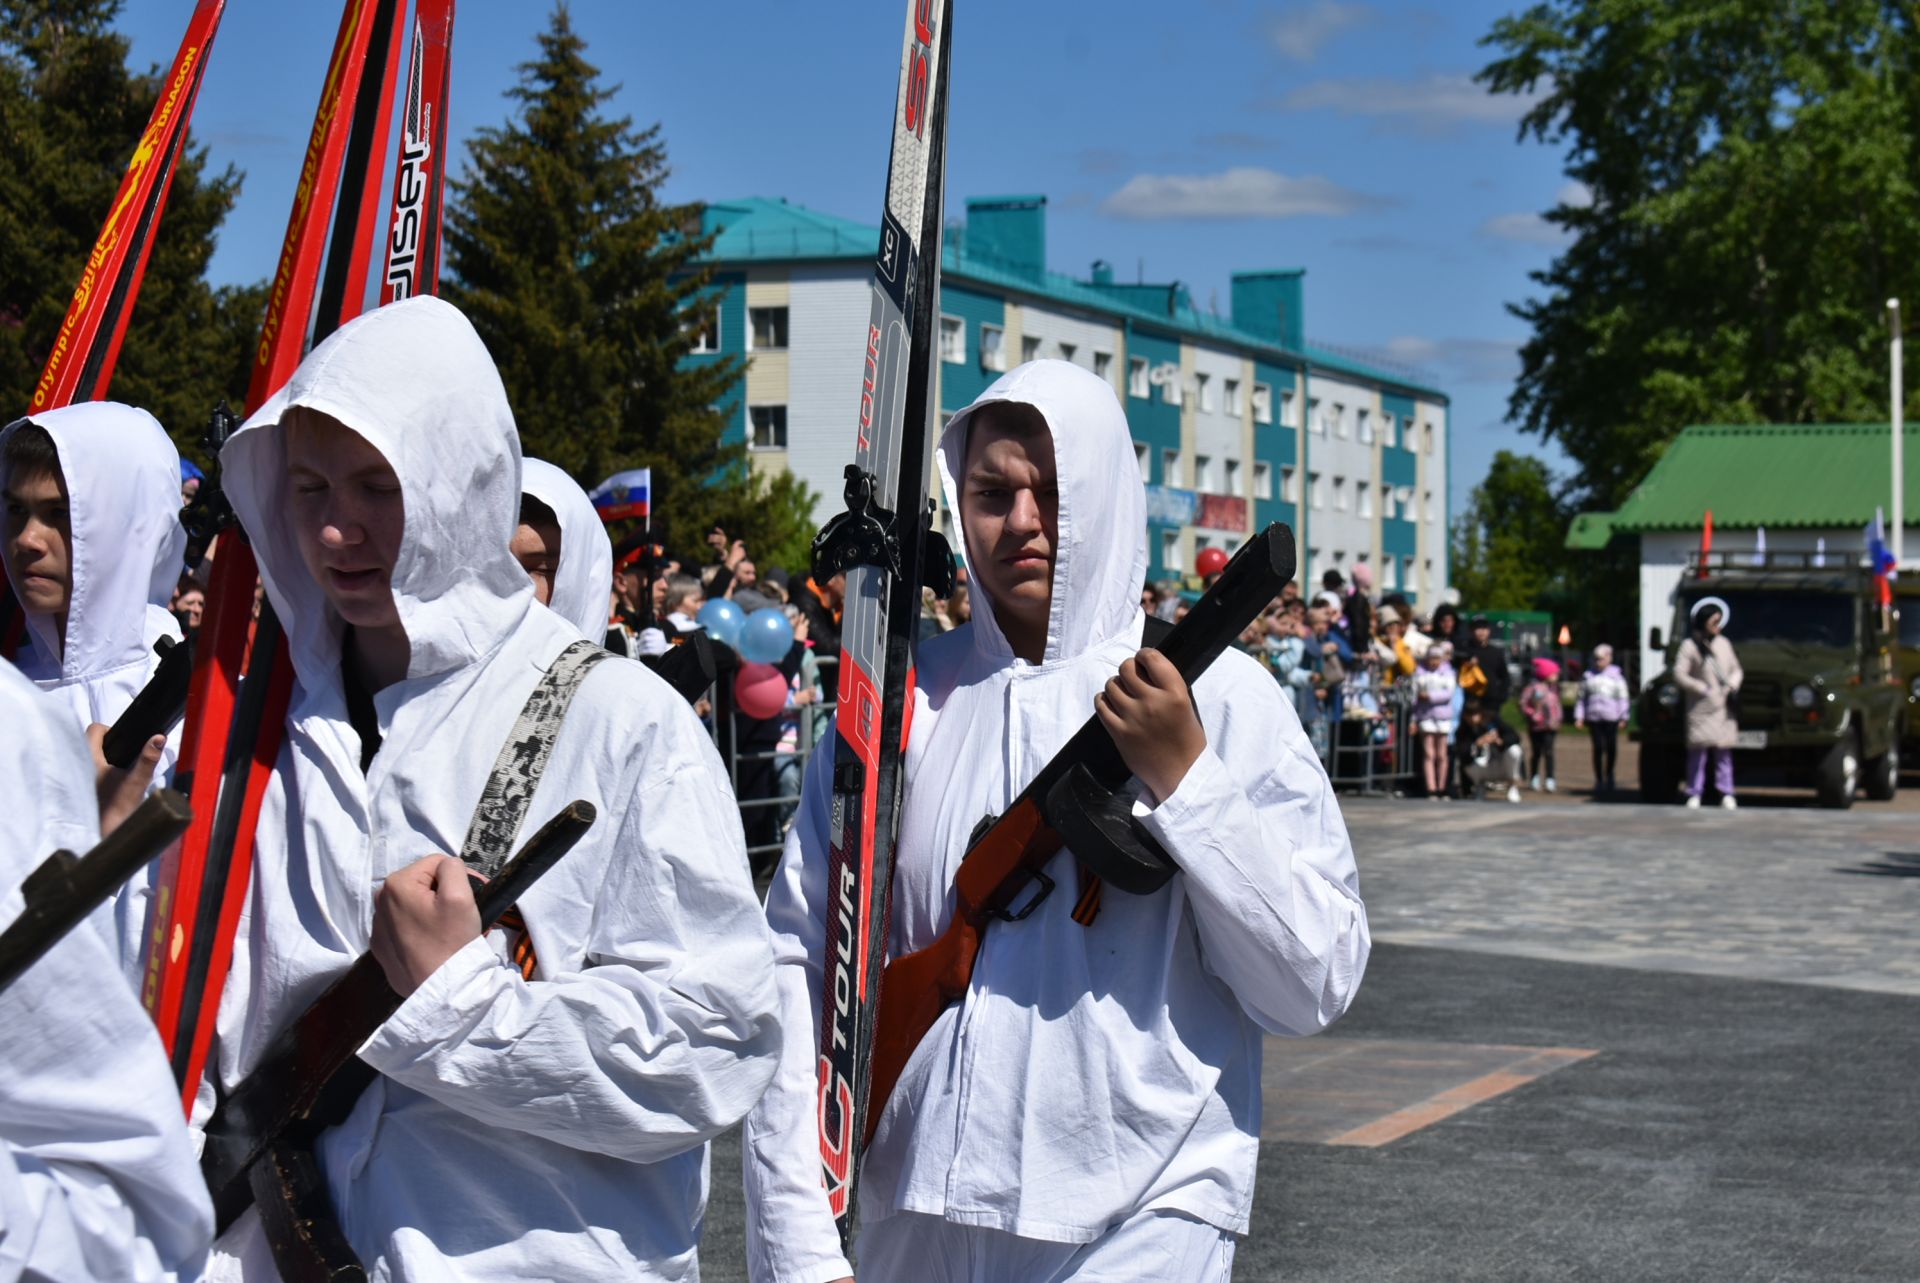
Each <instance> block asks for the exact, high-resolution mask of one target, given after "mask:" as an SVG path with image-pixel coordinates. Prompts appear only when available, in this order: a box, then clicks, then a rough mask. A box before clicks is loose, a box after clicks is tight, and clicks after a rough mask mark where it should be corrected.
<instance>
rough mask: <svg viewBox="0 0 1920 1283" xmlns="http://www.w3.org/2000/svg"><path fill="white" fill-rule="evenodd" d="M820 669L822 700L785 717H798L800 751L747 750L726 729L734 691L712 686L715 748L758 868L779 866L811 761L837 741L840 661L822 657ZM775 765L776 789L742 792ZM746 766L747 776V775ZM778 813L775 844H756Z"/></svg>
mask: <svg viewBox="0 0 1920 1283" xmlns="http://www.w3.org/2000/svg"><path fill="white" fill-rule="evenodd" d="M814 662H815V663H816V664H817V665H818V666H819V672H820V676H819V688H818V689H819V694H820V698H819V699H818V701H817V702H815V703H811V704H806V705H802V706H800V707H798V708H789V709H788V710H787V712H786V713H785V714H782V716H783V717H784V716H786V715H788V714H791V715H792V716H793V717H794V718H795V722H796V724H795V731H796V743H795V746H794V751H793V752H791V753H789V752H786V751H785V750H783V749H774V750H769V751H766V752H741V751H739V749H738V747H737V746H735V745H734V744H733V742H732V736H731V735H728V734H726V733H724V732H723V731H722V726H723V725H724V724H725V723H726V721H728V720H730V719H731V718H732V716H733V712H734V709H733V691H732V688H731V687H730V686H729V685H728V683H727V682H725V681H719V682H716V683H714V685H713V686H712V687H711V688H709V691H708V696H707V698H708V700H709V701H710V702H711V704H712V706H713V714H712V727H711V729H712V732H713V740H714V747H715V748H716V749H718V750H719V752H720V756H721V757H722V758H723V759H725V761H726V763H727V780H728V782H729V783H730V784H731V785H732V786H733V795H734V797H735V799H736V800H737V802H738V805H739V807H740V823H741V824H742V825H743V826H744V827H745V828H746V830H747V833H748V843H747V862H748V863H749V864H751V865H752V866H753V867H754V868H755V869H759V868H761V867H762V866H769V867H770V866H772V865H773V864H776V863H778V861H779V858H780V852H781V850H782V849H783V848H784V847H785V846H786V836H787V829H788V828H789V827H790V826H791V825H792V823H793V815H794V812H795V811H796V810H797V809H798V807H799V805H800V788H801V783H802V781H803V780H804V779H805V778H806V771H807V761H808V759H809V758H811V757H812V756H813V751H814V750H815V749H816V748H818V747H820V745H822V744H828V743H831V742H832V732H833V710H834V708H835V707H836V702H835V699H834V696H835V692H836V691H838V689H839V686H840V680H839V677H840V661H839V659H838V657H836V656H832V655H826V656H819V657H817V658H816V659H815V661H814ZM767 765H770V766H771V770H772V775H773V785H774V791H773V792H772V793H756V794H755V795H754V796H751V797H748V796H745V795H743V794H742V793H741V776H742V774H743V773H744V774H745V775H746V776H747V777H748V779H749V780H750V781H752V780H753V779H754V778H755V776H756V771H755V769H754V768H756V767H760V766H767ZM743 768H744V772H743ZM768 810H772V811H773V813H774V814H775V816H776V817H777V819H776V820H775V821H774V824H773V826H772V832H773V833H774V837H773V840H771V841H761V842H755V841H753V840H752V837H753V834H754V832H755V830H756V827H760V826H756V823H755V821H757V820H760V819H761V818H762V815H763V813H764V812H766V811H768Z"/></svg>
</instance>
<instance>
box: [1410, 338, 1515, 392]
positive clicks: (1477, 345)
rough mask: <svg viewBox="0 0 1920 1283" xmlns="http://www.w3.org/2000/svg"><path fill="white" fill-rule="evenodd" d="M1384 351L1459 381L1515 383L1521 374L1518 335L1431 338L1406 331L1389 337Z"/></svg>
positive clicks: (1446, 377)
mask: <svg viewBox="0 0 1920 1283" xmlns="http://www.w3.org/2000/svg"><path fill="white" fill-rule="evenodd" d="M1384 351H1385V354H1386V356H1387V357H1388V358H1389V359H1390V360H1393V361H1396V362H1398V363H1399V364H1401V365H1412V366H1420V367H1424V368H1427V369H1432V370H1436V371H1438V372H1439V373H1440V374H1441V375H1442V376H1443V378H1445V379H1447V380H1449V381H1452V382H1455V383H1511V382H1513V380H1514V379H1515V378H1517V377H1518V376H1519V374H1520V342H1519V340H1517V339H1429V338H1421V337H1419V336H1416V335H1410V334H1403V335H1401V336H1399V337H1398V338H1392V339H1388V340H1387V344H1386V347H1385V349H1384Z"/></svg>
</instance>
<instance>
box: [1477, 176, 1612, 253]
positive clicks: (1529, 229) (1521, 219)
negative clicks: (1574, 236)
mask: <svg viewBox="0 0 1920 1283" xmlns="http://www.w3.org/2000/svg"><path fill="white" fill-rule="evenodd" d="M1553 199H1554V203H1555V204H1556V205H1566V206H1569V207H1571V208H1573V209H1586V208H1587V207H1588V206H1590V205H1592V204H1593V190H1592V189H1591V188H1589V187H1588V186H1587V185H1586V184H1585V183H1582V182H1567V183H1564V184H1562V185H1561V187H1560V190H1559V191H1557V192H1555V193H1554V197H1553ZM1480 234H1481V235H1482V236H1491V237H1493V238H1494V239H1495V240H1501V241H1517V242H1519V243H1520V244H1522V245H1554V246H1559V245H1564V244H1566V243H1567V232H1566V229H1565V228H1562V227H1558V226H1556V225H1554V224H1553V223H1549V222H1548V221H1547V220H1546V219H1545V218H1543V217H1541V216H1540V215H1539V214H1534V213H1528V212H1517V213H1512V214H1495V215H1494V216H1493V217H1492V218H1489V219H1488V220H1487V221H1486V222H1484V223H1482V224H1480Z"/></svg>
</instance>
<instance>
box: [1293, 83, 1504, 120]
mask: <svg viewBox="0 0 1920 1283" xmlns="http://www.w3.org/2000/svg"><path fill="white" fill-rule="evenodd" d="M1539 97H1540V95H1539V94H1538V93H1532V94H1494V93H1488V92H1487V91H1486V89H1484V88H1482V87H1481V86H1479V85H1476V84H1475V83H1473V78H1472V77H1471V76H1465V75H1441V74H1434V75H1429V76H1425V77H1422V78H1420V79H1417V80H1388V79H1384V78H1370V79H1356V80H1317V81H1315V82H1313V83H1312V84H1306V85H1301V86H1300V87H1299V88H1298V89H1294V90H1292V91H1290V92H1289V93H1288V94H1287V95H1286V96H1285V97H1283V98H1281V99H1280V100H1279V103H1278V106H1279V107H1280V109H1281V110H1282V111H1335V112H1338V113H1340V114H1341V115H1342V116H1359V117H1364V118H1368V119H1374V120H1380V121H1386V122H1391V123H1393V124H1395V125H1397V126H1400V127H1402V128H1406V129H1410V130H1412V131H1414V132H1416V133H1436V132H1439V131H1442V130H1446V129H1450V128H1453V127H1455V126H1458V125H1511V124H1514V123H1516V122H1518V121H1519V119H1520V117H1522V116H1524V115H1525V114H1526V113H1527V111H1528V110H1529V109H1530V108H1531V107H1532V106H1533V104H1534V102H1535V101H1536V100H1537V99H1538V98H1539Z"/></svg>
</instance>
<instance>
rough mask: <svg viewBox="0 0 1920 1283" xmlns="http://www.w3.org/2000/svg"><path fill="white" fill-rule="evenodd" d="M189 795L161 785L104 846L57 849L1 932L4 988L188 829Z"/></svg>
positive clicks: (34, 876)
mask: <svg viewBox="0 0 1920 1283" xmlns="http://www.w3.org/2000/svg"><path fill="white" fill-rule="evenodd" d="M192 819H193V811H192V810H191V809H190V808H189V807H188V806H187V799H186V798H184V797H182V796H180V794H178V793H176V792H174V791H173V790H172V789H161V790H159V791H158V792H156V793H154V794H152V795H151V796H150V797H148V798H147V800H146V801H144V802H142V803H141V804H140V805H139V807H138V808H137V809H136V810H135V811H134V813H133V814H132V815H130V816H128V817H127V819H126V820H125V822H124V823H122V824H121V825H120V827H119V828H117V829H115V830H114V831H113V832H112V833H111V834H109V835H108V836H107V837H105V838H102V839H101V841H100V845H98V846H96V847H94V848H93V850H91V851H89V852H87V854H86V855H85V857H76V856H75V855H74V854H73V853H72V852H70V851H55V852H54V853H53V854H52V855H50V856H48V857H47V858H46V860H45V861H44V862H43V863H42V864H41V865H40V867H39V868H37V869H35V870H34V871H33V872H32V873H30V874H28V875H27V880H26V881H25V882H24V883H23V884H22V885H21V888H20V890H21V893H22V895H23V897H24V898H25V900H26V908H25V909H23V910H22V911H21V913H20V916H19V917H18V918H17V919H15V920H14V922H13V925H11V926H9V927H8V928H7V929H6V931H5V933H4V934H0V989H5V988H6V987H7V986H8V985H10V984H12V983H13V982H14V980H16V979H17V978H18V977H19V976H20V975H21V973H22V972H24V971H26V969H27V968H28V967H30V966H32V965H33V964H34V963H35V962H37V961H39V959H40V958H41V957H42V956H43V955H44V954H45V953H46V952H47V950H49V949H51V948H53V946H54V945H56V944H58V943H59V942H60V941H61V940H62V939H64V938H65V936H66V934H67V932H69V931H71V930H73V928H74V927H76V926H78V925H79V924H80V923H81V922H82V921H84V920H85V919H86V917H87V916H88V915H89V914H91V913H92V912H93V911H94V910H95V909H97V908H99V907H100V906H101V905H102V904H103V903H105V902H106V900H107V897H109V896H111V895H112V894H113V893H114V892H115V891H118V890H119V889H120V887H121V886H122V885H124V884H125V882H126V880H127V879H128V878H130V877H132V876H133V875H134V874H136V873H138V872H139V871H140V870H141V869H143V868H145V867H146V865H147V864H148V863H149V862H150V861H152V860H153V858H154V857H155V856H157V855H159V854H160V852H161V851H162V850H164V849H165V848H166V845H167V843H169V842H171V841H173V840H174V839H175V838H177V837H179V836H180V835H181V834H182V833H184V832H185V831H186V828H187V824H188V822H189V821H191V820H192Z"/></svg>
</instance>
